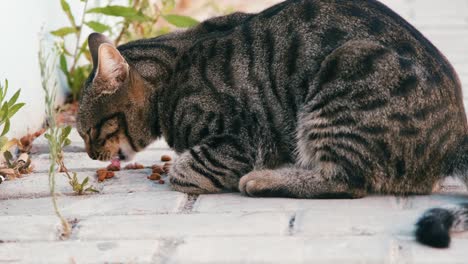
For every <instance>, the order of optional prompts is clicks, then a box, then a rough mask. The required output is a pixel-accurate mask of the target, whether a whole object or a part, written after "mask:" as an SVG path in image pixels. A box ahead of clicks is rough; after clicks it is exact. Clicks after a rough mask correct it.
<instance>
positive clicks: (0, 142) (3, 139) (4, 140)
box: [0, 137, 8, 148]
mask: <svg viewBox="0 0 468 264" xmlns="http://www.w3.org/2000/svg"><path fill="white" fill-rule="evenodd" d="M7 142H8V138H7V137H0V148H3V146H5V144H6V143H7Z"/></svg>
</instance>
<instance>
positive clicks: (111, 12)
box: [51, 0, 198, 101]
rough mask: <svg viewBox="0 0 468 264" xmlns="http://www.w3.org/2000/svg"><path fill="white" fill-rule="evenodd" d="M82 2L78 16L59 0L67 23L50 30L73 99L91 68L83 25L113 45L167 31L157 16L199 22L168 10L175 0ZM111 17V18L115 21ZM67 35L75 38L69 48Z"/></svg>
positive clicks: (177, 22) (176, 21) (181, 24)
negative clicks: (156, 0) (124, 3)
mask: <svg viewBox="0 0 468 264" xmlns="http://www.w3.org/2000/svg"><path fill="white" fill-rule="evenodd" d="M81 2H82V7H83V9H82V16H81V17H80V18H79V19H78V20H77V19H76V18H75V15H74V13H73V12H72V10H71V8H70V5H69V4H68V2H67V0H60V5H61V7H62V10H63V12H64V14H65V15H66V16H67V18H68V22H69V25H67V26H65V27H61V28H59V29H57V30H54V31H51V34H52V35H54V36H56V37H57V38H59V40H60V42H59V43H60V46H61V54H60V69H61V70H62V72H63V73H64V74H65V76H66V79H67V83H68V86H69V87H70V91H71V94H72V99H73V100H74V101H76V100H77V99H78V96H79V94H80V91H81V87H82V86H83V83H84V81H85V79H86V78H87V76H88V75H89V73H90V72H91V70H92V65H91V62H92V58H91V55H90V52H89V50H88V43H87V41H86V40H82V32H83V30H84V28H85V27H87V28H89V29H91V30H93V31H95V32H99V33H105V34H106V35H108V36H109V37H110V38H112V39H114V43H115V45H119V44H121V43H122V42H128V41H131V40H135V39H140V38H148V37H155V36H158V35H161V34H165V33H167V32H169V31H170V29H169V28H167V27H163V28H159V29H158V28H157V27H155V24H156V23H157V22H158V20H159V19H160V18H163V19H164V20H166V21H167V22H168V23H169V24H172V25H174V26H176V27H191V26H193V25H196V24H197V23H198V21H196V20H195V19H193V18H190V17H186V16H179V15H174V14H171V12H172V10H173V9H174V7H175V0H161V7H159V5H158V4H153V3H152V2H151V1H150V0H130V1H129V2H128V5H127V6H122V5H112V4H111V1H109V2H108V5H106V6H97V7H94V8H88V3H89V0H81ZM93 15H94V16H93ZM96 15H99V17H100V19H96V17H97V16H96ZM112 18H114V20H115V19H118V20H119V21H118V22H117V23H112V24H111V23H110V22H107V23H108V24H106V22H105V21H104V20H107V21H110V20H112ZM114 20H112V21H113V22H115V21H114ZM115 25H116V26H115ZM67 37H73V38H74V40H75V41H74V43H75V44H74V46H73V48H72V49H70V50H69V49H67V47H66V46H65V44H64V43H65V38H67ZM83 57H84V58H85V60H83ZM68 63H70V65H68Z"/></svg>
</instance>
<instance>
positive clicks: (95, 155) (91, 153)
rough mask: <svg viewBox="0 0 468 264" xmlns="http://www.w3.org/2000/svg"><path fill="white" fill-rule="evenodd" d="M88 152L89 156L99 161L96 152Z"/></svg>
mask: <svg viewBox="0 0 468 264" xmlns="http://www.w3.org/2000/svg"><path fill="white" fill-rule="evenodd" d="M87 152H88V156H89V157H90V158H91V159H93V160H97V158H98V155H97V154H96V152H94V151H87Z"/></svg>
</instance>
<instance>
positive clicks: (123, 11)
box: [86, 5, 150, 22]
mask: <svg viewBox="0 0 468 264" xmlns="http://www.w3.org/2000/svg"><path fill="white" fill-rule="evenodd" d="M86 13H95V14H104V15H107V16H116V17H123V18H127V19H130V20H133V21H140V22H143V21H148V20H150V18H149V17H147V16H145V15H143V13H141V12H138V11H137V10H135V9H133V8H131V7H126V6H119V5H109V6H106V7H96V8H91V9H89V10H88V11H86Z"/></svg>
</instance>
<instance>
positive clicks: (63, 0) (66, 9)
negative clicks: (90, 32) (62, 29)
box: [60, 0, 75, 25]
mask: <svg viewBox="0 0 468 264" xmlns="http://www.w3.org/2000/svg"><path fill="white" fill-rule="evenodd" d="M60 5H61V6H62V10H63V12H65V14H66V15H67V17H68V20H70V23H72V25H75V17H73V14H72V12H71V9H70V5H69V4H68V3H67V1H66V0H60Z"/></svg>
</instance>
